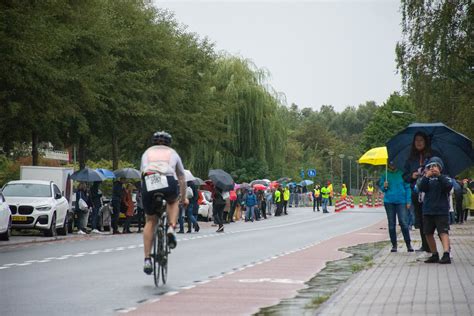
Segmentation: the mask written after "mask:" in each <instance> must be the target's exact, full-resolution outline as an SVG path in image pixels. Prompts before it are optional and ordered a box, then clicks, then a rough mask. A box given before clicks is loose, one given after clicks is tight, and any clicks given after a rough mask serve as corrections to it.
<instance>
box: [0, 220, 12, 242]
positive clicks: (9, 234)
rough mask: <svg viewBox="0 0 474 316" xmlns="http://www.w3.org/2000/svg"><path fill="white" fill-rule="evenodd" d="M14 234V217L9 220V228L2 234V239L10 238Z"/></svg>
mask: <svg viewBox="0 0 474 316" xmlns="http://www.w3.org/2000/svg"><path fill="white" fill-rule="evenodd" d="M11 234H12V218H11V217H10V220H9V221H8V228H7V231H6V232H4V233H2V234H0V240H10V236H11Z"/></svg>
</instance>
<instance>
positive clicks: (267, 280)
mask: <svg viewBox="0 0 474 316" xmlns="http://www.w3.org/2000/svg"><path fill="white" fill-rule="evenodd" d="M238 282H240V283H264V282H268V283H281V284H303V283H304V281H301V280H291V279H271V278H261V279H240V280H239V281H238Z"/></svg>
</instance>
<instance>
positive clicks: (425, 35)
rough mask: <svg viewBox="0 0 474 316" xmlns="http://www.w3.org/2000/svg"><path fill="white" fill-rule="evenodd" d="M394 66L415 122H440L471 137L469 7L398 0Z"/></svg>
mask: <svg viewBox="0 0 474 316" xmlns="http://www.w3.org/2000/svg"><path fill="white" fill-rule="evenodd" d="M401 12H402V16H403V20H402V26H403V39H402V40H401V41H400V42H399V43H398V44H397V48H396V53H397V63H398V68H399V69H400V72H401V74H402V78H403V82H404V87H405V89H406V91H407V93H408V95H409V96H410V97H411V98H412V100H413V102H414V104H415V105H416V109H417V114H418V119H420V118H421V119H424V120H426V121H431V122H433V121H434V122H439V121H441V122H444V123H446V124H447V125H449V126H450V127H452V128H455V129H456V130H459V131H461V132H463V133H464V134H465V135H467V136H468V137H470V138H471V139H472V138H473V137H474V124H473V123H472V110H473V108H474V89H473V86H474V72H473V68H472V65H473V58H474V56H473V46H472V43H473V39H474V38H473V34H474V33H473V32H474V29H473V27H474V23H473V16H474V5H473V4H472V1H471V0H463V1H439V0H437V1H417V0H403V1H402V3H401Z"/></svg>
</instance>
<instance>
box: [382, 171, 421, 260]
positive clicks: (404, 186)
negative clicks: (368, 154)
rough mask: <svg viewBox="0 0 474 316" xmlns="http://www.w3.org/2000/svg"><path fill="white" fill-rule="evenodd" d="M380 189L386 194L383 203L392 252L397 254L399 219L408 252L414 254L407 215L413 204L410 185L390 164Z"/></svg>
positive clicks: (383, 176)
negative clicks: (397, 225) (397, 226)
mask: <svg viewBox="0 0 474 316" xmlns="http://www.w3.org/2000/svg"><path fill="white" fill-rule="evenodd" d="M379 187H380V188H382V191H383V192H384V199H383V202H384V206H385V212H386V213H387V220H388V233H389V235H390V241H391V242H392V250H391V251H392V252H397V232H396V228H395V227H396V224H397V217H398V223H399V224H400V228H401V230H402V234H403V239H404V240H405V244H406V246H407V250H408V252H413V251H414V250H413V248H412V247H411V240H410V231H409V230H408V224H407V218H408V216H407V214H408V209H410V204H411V189H410V185H409V184H408V183H406V182H405V181H404V180H403V177H402V172H401V171H399V170H396V167H395V165H394V164H393V163H392V162H390V164H389V165H388V171H387V175H385V174H383V175H382V176H381V177H380V181H379Z"/></svg>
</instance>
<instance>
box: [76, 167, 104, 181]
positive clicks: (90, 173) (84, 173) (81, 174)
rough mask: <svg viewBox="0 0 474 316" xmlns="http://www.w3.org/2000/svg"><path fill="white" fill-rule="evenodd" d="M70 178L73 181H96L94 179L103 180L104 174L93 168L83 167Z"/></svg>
mask: <svg viewBox="0 0 474 316" xmlns="http://www.w3.org/2000/svg"><path fill="white" fill-rule="evenodd" d="M71 179H73V180H75V181H80V182H96V181H104V180H105V176H103V175H102V173H100V172H98V171H96V170H94V169H90V168H84V169H81V170H79V171H76V172H74V173H73V174H72V175H71Z"/></svg>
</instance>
